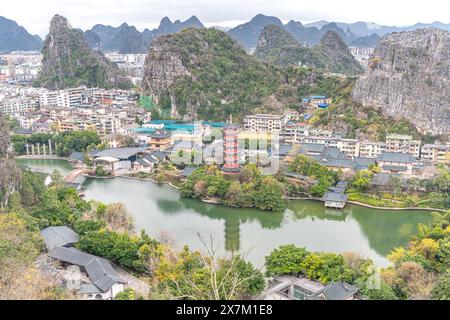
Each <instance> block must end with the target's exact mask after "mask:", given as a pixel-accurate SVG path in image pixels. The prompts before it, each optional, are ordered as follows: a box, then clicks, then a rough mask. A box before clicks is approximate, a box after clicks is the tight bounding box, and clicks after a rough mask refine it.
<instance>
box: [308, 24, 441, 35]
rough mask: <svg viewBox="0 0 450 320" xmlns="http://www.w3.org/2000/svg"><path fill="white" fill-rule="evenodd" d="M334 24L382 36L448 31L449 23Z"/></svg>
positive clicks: (354, 30) (320, 26) (314, 25)
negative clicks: (399, 24) (398, 25)
mask: <svg viewBox="0 0 450 320" xmlns="http://www.w3.org/2000/svg"><path fill="white" fill-rule="evenodd" d="M330 23H331V22H328V21H324V20H322V21H317V22H313V23H308V24H306V25H305V26H306V27H315V28H319V29H320V28H322V27H323V26H325V25H327V24H330ZM335 23H336V25H337V26H338V27H339V28H341V29H343V30H346V29H349V30H350V31H351V32H353V33H354V34H356V35H358V36H360V37H364V36H370V35H372V34H374V33H375V34H377V35H379V36H384V35H386V34H388V33H392V32H402V31H413V30H416V29H429V28H436V29H442V30H446V31H450V23H442V22H439V21H435V22H432V23H416V24H414V25H412V26H406V27H396V26H383V25H379V24H376V23H373V22H363V21H359V22H354V23H344V22H335Z"/></svg>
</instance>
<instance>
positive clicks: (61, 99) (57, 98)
mask: <svg viewBox="0 0 450 320" xmlns="http://www.w3.org/2000/svg"><path fill="white" fill-rule="evenodd" d="M39 104H40V105H41V106H44V107H60V108H69V107H70V98H69V92H68V91H65V90H61V91H44V92H42V93H41V94H40V96H39Z"/></svg>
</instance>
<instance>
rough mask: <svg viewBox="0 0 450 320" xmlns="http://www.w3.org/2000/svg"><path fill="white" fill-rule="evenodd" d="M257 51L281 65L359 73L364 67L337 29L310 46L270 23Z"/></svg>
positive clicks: (256, 52) (260, 38) (262, 34)
mask: <svg viewBox="0 0 450 320" xmlns="http://www.w3.org/2000/svg"><path fill="white" fill-rule="evenodd" d="M254 55H255V57H257V58H258V59H260V60H263V61H265V62H268V63H272V64H276V65H280V66H288V65H293V66H299V65H306V66H308V67H312V68H318V69H323V70H325V71H327V72H333V73H342V74H347V75H357V74H360V73H362V71H363V69H362V67H361V65H360V64H359V63H358V62H357V61H356V60H355V58H354V57H353V55H352V54H351V52H350V50H349V49H348V48H347V46H346V45H345V43H344V42H343V41H342V39H341V38H340V37H339V35H338V34H336V33H335V32H333V31H328V32H326V33H325V35H324V36H323V38H322V39H321V41H320V44H319V45H317V46H315V47H313V48H309V47H304V46H301V45H300V44H299V43H298V42H297V41H296V40H295V39H294V37H293V36H292V35H291V34H290V33H289V32H287V31H285V30H284V29H283V28H282V27H280V26H276V25H269V26H266V27H265V28H264V29H263V31H262V32H261V36H260V37H259V43H258V46H257V47H256V50H255V53H254Z"/></svg>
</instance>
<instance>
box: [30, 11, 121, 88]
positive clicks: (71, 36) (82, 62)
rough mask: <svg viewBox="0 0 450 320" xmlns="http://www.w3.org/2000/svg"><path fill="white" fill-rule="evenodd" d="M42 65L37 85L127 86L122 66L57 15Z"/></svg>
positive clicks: (47, 39) (46, 42)
mask: <svg viewBox="0 0 450 320" xmlns="http://www.w3.org/2000/svg"><path fill="white" fill-rule="evenodd" d="M42 54H43V59H42V69H41V72H40V73H39V76H38V79H37V80H36V83H35V84H36V85H38V86H42V87H46V88H49V89H64V88H69V87H77V86H80V85H86V86H89V87H104V88H110V87H126V86H127V83H126V81H124V80H123V78H122V76H121V72H120V70H119V67H118V66H117V65H116V64H115V63H112V62H110V61H109V60H108V59H107V58H106V57H105V56H104V55H103V54H101V53H99V52H95V51H94V50H93V49H91V48H90V47H89V45H88V43H87V42H86V41H85V39H84V37H83V33H82V32H81V31H80V30H77V29H74V28H72V27H71V26H70V25H69V23H68V22H67V20H66V18H64V17H62V16H59V15H55V16H54V17H53V19H52V21H51V25H50V32H49V34H48V36H47V38H46V39H45V43H44V48H43V49H42Z"/></svg>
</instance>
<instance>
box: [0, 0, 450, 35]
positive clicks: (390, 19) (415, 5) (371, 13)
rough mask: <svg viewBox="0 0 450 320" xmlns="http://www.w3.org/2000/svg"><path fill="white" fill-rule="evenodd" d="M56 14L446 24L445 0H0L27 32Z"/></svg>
mask: <svg viewBox="0 0 450 320" xmlns="http://www.w3.org/2000/svg"><path fill="white" fill-rule="evenodd" d="M56 13H59V14H61V15H64V16H65V17H67V18H68V19H69V21H70V23H71V24H72V26H73V27H77V28H81V29H83V30H85V29H89V28H91V27H92V26H93V25H95V24H97V23H102V24H110V25H113V26H118V25H120V24H121V23H122V22H127V23H129V24H131V25H135V26H136V27H137V28H138V29H140V30H143V29H144V28H146V27H147V28H154V27H157V26H158V24H159V21H160V20H161V18H162V17H164V16H168V17H169V18H170V19H171V20H172V21H173V20H176V19H180V20H185V19H187V18H189V17H190V16H192V15H196V16H197V17H198V18H199V19H200V20H201V21H202V22H203V23H204V24H205V25H207V26H213V25H221V26H228V27H234V26H236V25H238V24H240V23H242V22H246V21H248V20H249V19H251V18H252V17H253V16H255V15H256V14H258V13H263V14H266V15H273V16H277V17H279V18H280V19H281V20H283V21H286V22H287V21H288V20H290V19H294V20H297V21H301V22H312V21H317V20H329V21H330V20H333V21H337V22H356V21H369V22H376V23H379V24H385V25H398V26H401V25H411V24H414V23H416V22H424V23H428V22H433V21H441V22H445V23H449V22H450V2H449V1H448V0H371V1H367V0H307V1H305V0H220V1H219V0H2V6H1V11H0V15H2V16H4V17H6V18H9V19H13V20H15V21H17V22H18V23H19V24H20V25H22V26H24V27H25V28H26V29H27V30H28V31H29V32H30V33H33V34H39V35H41V36H44V35H45V34H47V31H48V27H49V21H50V19H51V17H52V16H53V15H54V14H56Z"/></svg>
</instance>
